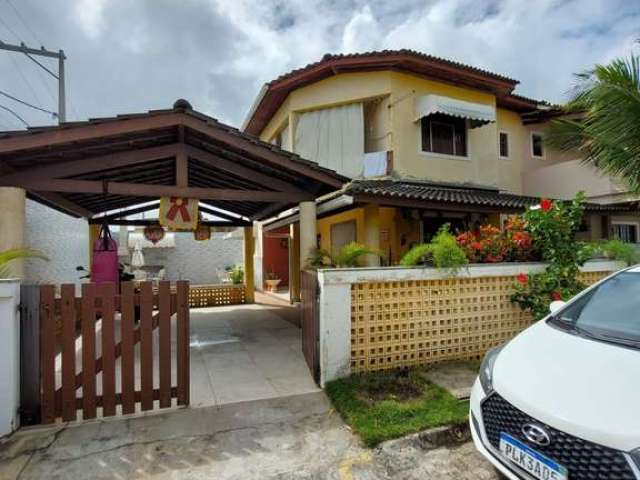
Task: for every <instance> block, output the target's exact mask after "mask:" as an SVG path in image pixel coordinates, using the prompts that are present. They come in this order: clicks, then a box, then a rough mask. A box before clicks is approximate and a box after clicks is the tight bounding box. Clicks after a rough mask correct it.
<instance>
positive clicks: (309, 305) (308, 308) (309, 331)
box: [300, 271, 320, 383]
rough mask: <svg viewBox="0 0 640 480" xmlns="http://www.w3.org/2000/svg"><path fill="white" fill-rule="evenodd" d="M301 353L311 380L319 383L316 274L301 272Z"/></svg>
mask: <svg viewBox="0 0 640 480" xmlns="http://www.w3.org/2000/svg"><path fill="white" fill-rule="evenodd" d="M300 293H301V297H302V309H301V322H300V325H301V327H302V353H303V354H304V358H305V360H306V361H307V365H308V366H309V370H311V374H312V375H313V379H314V380H315V381H316V383H318V382H319V381H320V357H319V351H318V348H319V334H320V332H319V330H318V274H317V273H316V272H314V271H303V272H302V276H301V292H300Z"/></svg>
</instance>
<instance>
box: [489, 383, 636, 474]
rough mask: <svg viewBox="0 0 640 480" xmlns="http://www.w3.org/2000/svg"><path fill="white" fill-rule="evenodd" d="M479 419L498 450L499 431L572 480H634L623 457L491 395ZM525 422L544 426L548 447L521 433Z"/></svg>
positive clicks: (616, 451)
mask: <svg viewBox="0 0 640 480" xmlns="http://www.w3.org/2000/svg"><path fill="white" fill-rule="evenodd" d="M482 420H483V422H484V429H485V431H486V434H487V438H488V439H489V442H490V443H491V445H493V447H494V448H495V449H497V450H499V448H500V432H504V433H508V434H509V435H511V436H512V437H515V438H517V439H518V440H521V441H522V442H523V443H526V444H527V445H529V446H531V448H533V449H534V450H536V451H538V452H540V453H542V454H544V455H546V456H547V457H549V458H551V459H553V460H555V461H556V462H558V463H560V464H561V465H563V466H565V467H566V468H567V469H568V470H569V478H570V479H571V480H637V479H636V477H635V474H634V473H633V470H632V469H631V466H630V465H629V463H628V462H627V459H626V457H625V456H624V454H623V453H622V452H620V451H618V450H613V449H611V448H608V447H604V446H602V445H598V444H595V443H591V442H589V441H587V440H582V439H581V438H577V437H574V436H572V435H569V434H567V433H564V432H561V431H560V430H556V429H554V428H552V427H550V426H549V425H546V424H544V423H542V422H538V421H536V420H535V419H534V418H531V417H530V416H529V415H527V414H526V413H524V412H522V411H520V410H518V409H517V408H516V407H514V406H513V405H511V404H510V403H509V402H507V401H506V400H505V399H504V398H502V397H501V396H500V395H498V394H496V393H494V394H492V395H491V396H490V397H488V398H487V399H486V400H485V401H484V402H483V404H482ZM526 423H537V424H538V425H540V426H544V428H545V429H546V431H547V433H548V434H549V436H550V437H551V444H550V445H547V446H540V445H535V444H533V443H531V442H529V441H527V439H526V438H525V437H524V435H523V434H522V432H521V429H522V426H523V425H525V424H526Z"/></svg>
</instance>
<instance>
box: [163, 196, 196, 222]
mask: <svg viewBox="0 0 640 480" xmlns="http://www.w3.org/2000/svg"><path fill="white" fill-rule="evenodd" d="M158 220H159V221H160V225H162V226H164V227H167V228H169V229H171V230H195V229H196V227H197V226H198V200H196V199H194V198H181V197H162V198H160V212H159V215H158Z"/></svg>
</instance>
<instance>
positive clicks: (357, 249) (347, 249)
mask: <svg viewBox="0 0 640 480" xmlns="http://www.w3.org/2000/svg"><path fill="white" fill-rule="evenodd" d="M365 255H376V256H378V257H380V256H382V254H381V252H380V251H379V250H375V249H373V248H369V247H367V246H366V245H362V244H360V243H357V242H351V243H348V244H346V245H345V246H343V247H342V248H341V249H340V250H338V252H337V253H336V254H335V255H334V256H333V258H332V263H333V264H334V265H335V266H336V267H357V266H359V264H360V258H362V257H363V256H365Z"/></svg>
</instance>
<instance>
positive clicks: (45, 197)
mask: <svg viewBox="0 0 640 480" xmlns="http://www.w3.org/2000/svg"><path fill="white" fill-rule="evenodd" d="M29 195H30V196H33V197H34V198H36V199H40V200H41V201H42V202H44V203H46V204H47V205H49V206H51V205H55V206H56V207H57V208H58V209H61V210H64V211H65V212H66V213H68V214H70V215H72V216H74V217H84V218H91V217H92V216H93V215H95V212H92V211H91V210H88V209H86V208H83V207H81V206H80V205H78V204H76V203H74V202H72V201H71V200H67V199H66V198H64V197H63V196H62V195H58V194H57V193H53V192H47V193H45V192H29Z"/></svg>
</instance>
